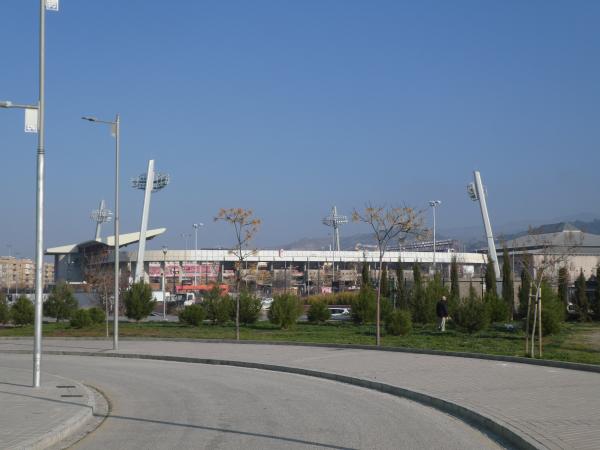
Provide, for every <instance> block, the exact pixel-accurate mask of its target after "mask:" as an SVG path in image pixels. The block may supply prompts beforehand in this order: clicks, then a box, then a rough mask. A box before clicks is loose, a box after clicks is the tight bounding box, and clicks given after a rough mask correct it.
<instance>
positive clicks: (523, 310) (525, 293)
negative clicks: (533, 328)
mask: <svg viewBox="0 0 600 450" xmlns="http://www.w3.org/2000/svg"><path fill="white" fill-rule="evenodd" d="M530 290H531V277H530V276H529V272H527V270H525V269H522V270H521V286H520V287H519V317H520V318H522V319H524V318H525V317H526V316H527V302H528V301H529V291H530Z"/></svg>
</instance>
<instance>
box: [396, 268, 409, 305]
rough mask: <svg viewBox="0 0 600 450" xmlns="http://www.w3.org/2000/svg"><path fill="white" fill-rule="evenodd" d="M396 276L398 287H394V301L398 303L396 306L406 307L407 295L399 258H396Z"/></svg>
mask: <svg viewBox="0 0 600 450" xmlns="http://www.w3.org/2000/svg"><path fill="white" fill-rule="evenodd" d="M396 278H397V279H398V287H397V289H396V295H397V299H396V301H397V304H398V308H400V309H408V296H407V293H406V284H405V283H404V269H403V268H402V261H401V260H400V259H398V268H397V269H396Z"/></svg>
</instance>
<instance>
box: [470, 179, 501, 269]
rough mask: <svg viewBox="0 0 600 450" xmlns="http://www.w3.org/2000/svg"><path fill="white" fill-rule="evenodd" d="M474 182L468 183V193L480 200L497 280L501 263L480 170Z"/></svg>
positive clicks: (473, 198) (490, 256) (489, 255)
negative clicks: (497, 253)
mask: <svg viewBox="0 0 600 450" xmlns="http://www.w3.org/2000/svg"><path fill="white" fill-rule="evenodd" d="M473 178H474V180H475V181H474V182H473V183H469V184H468V185H467V193H468V194H469V197H470V198H471V200H473V201H474V202H475V201H478V200H479V207H480V209H481V217H482V219H483V227H484V228H485V234H486V238H487V244H488V258H489V259H490V261H492V263H493V265H494V272H495V273H496V280H499V279H500V265H499V264H498V256H497V255H496V244H495V243H494V235H493V233H492V225H491V223H490V216H489V214H488V209H487V203H486V200H485V197H486V192H485V189H484V187H483V183H482V181H481V174H480V173H479V171H477V170H476V171H474V172H473Z"/></svg>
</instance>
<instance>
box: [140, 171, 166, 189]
mask: <svg viewBox="0 0 600 450" xmlns="http://www.w3.org/2000/svg"><path fill="white" fill-rule="evenodd" d="M146 180H147V176H146V174H145V173H143V174H141V175H139V176H137V177H135V178H132V179H131V187H133V188H134V189H141V190H144V189H146ZM170 181H171V179H170V177H169V174H166V173H158V172H157V173H155V174H154V181H153V183H152V192H156V191H160V190H161V189H163V188H165V187H166V186H167V185H168V184H169V182H170Z"/></svg>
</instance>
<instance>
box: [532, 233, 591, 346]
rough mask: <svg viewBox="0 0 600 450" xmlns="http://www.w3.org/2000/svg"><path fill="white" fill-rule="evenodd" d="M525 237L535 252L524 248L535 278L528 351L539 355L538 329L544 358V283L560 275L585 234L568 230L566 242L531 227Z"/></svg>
mask: <svg viewBox="0 0 600 450" xmlns="http://www.w3.org/2000/svg"><path fill="white" fill-rule="evenodd" d="M524 239H525V242H526V243H527V245H528V246H529V247H531V248H532V249H533V250H534V251H532V252H531V253H528V252H524V253H523V257H522V260H521V263H522V264H523V267H524V268H525V270H527V271H528V272H529V277H530V279H531V282H532V284H531V291H533V292H529V295H528V296H527V318H526V321H525V354H528V355H529V356H531V357H535V335H536V332H537V334H538V353H539V357H540V358H541V357H542V355H543V339H542V338H543V336H542V283H543V282H544V280H553V279H554V278H556V276H557V273H558V269H560V268H561V267H564V266H566V265H568V261H569V257H570V256H571V255H572V254H573V252H574V250H575V248H576V247H577V246H579V245H581V241H582V235H581V234H579V235H575V234H574V233H572V232H565V234H564V237H563V240H562V242H552V241H551V240H549V239H548V238H546V237H544V236H543V235H541V234H539V233H536V230H535V229H533V228H531V227H530V228H529V232H528V234H527V236H526V237H525V238H524ZM532 299H533V324H532V327H531V328H532V329H531V339H530V337H529V332H530V330H529V321H530V317H531V313H532V311H531V308H532ZM536 325H537V330H536ZM530 344H531V346H530Z"/></svg>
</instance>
